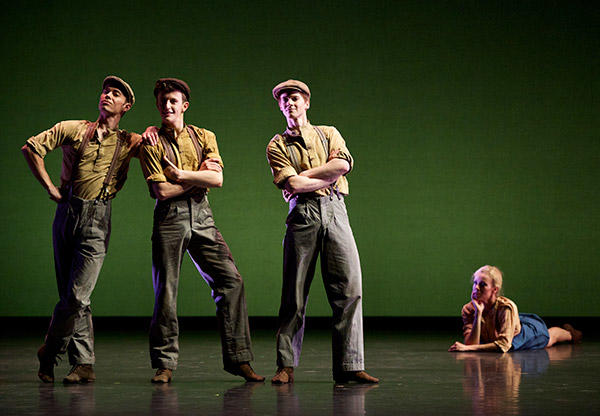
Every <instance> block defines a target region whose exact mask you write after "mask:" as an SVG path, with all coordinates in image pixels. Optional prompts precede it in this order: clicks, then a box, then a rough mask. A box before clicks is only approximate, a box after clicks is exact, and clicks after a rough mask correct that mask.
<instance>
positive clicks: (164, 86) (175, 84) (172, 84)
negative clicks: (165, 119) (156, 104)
mask: <svg viewBox="0 0 600 416" xmlns="http://www.w3.org/2000/svg"><path fill="white" fill-rule="evenodd" d="M162 91H167V92H170V91H180V92H182V93H183V95H185V98H186V100H188V101H189V100H190V94H191V92H192V91H191V90H190V86H189V85H188V84H187V82H185V81H182V80H180V79H177V78H161V79H159V80H158V81H156V85H155V86H154V96H155V97H158V93H159V92H162Z"/></svg>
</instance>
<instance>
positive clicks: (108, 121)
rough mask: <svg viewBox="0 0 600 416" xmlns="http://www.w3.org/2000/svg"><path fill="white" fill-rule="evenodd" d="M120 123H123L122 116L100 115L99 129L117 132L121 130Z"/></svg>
mask: <svg viewBox="0 0 600 416" xmlns="http://www.w3.org/2000/svg"><path fill="white" fill-rule="evenodd" d="M119 121H121V115H120V114H103V113H100V118H99V119H98V127H99V128H101V129H109V130H115V129H118V128H119Z"/></svg>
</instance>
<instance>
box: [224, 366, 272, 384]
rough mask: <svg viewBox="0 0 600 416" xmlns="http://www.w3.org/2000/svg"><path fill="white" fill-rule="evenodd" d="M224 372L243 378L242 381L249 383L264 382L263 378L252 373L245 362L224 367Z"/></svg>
mask: <svg viewBox="0 0 600 416" xmlns="http://www.w3.org/2000/svg"><path fill="white" fill-rule="evenodd" d="M225 371H227V372H228V373H231V374H233V375H234V376H240V377H244V380H246V381H249V382H262V381H265V378H264V377H263V376H259V375H258V374H256V373H255V372H254V370H253V369H252V367H250V364H249V363H248V362H247V361H246V362H243V363H240V364H233V365H230V366H225Z"/></svg>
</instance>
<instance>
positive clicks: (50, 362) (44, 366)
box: [37, 344, 56, 383]
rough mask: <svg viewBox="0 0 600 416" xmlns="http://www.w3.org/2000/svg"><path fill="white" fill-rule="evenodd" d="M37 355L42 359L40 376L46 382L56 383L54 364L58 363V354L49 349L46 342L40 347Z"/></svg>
mask: <svg viewBox="0 0 600 416" xmlns="http://www.w3.org/2000/svg"><path fill="white" fill-rule="evenodd" d="M37 357H38V360H39V361H40V368H39V370H38V377H39V378H40V380H42V381H43V382H44V383H54V366H55V365H56V355H53V354H51V353H50V352H49V351H48V347H46V344H44V345H42V346H41V347H40V348H39V349H38V352H37Z"/></svg>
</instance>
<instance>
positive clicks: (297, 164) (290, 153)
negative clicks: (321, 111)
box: [285, 126, 329, 172]
mask: <svg viewBox="0 0 600 416" xmlns="http://www.w3.org/2000/svg"><path fill="white" fill-rule="evenodd" d="M313 128H314V129H315V131H316V132H317V136H319V139H321V144H322V145H323V149H324V150H325V154H326V155H327V158H329V139H328V138H327V136H325V133H323V130H321V129H320V128H318V127H317V126H313ZM285 146H286V148H287V152H288V156H289V157H290V161H291V162H292V166H294V169H296V172H300V171H301V169H300V161H299V160H298V156H297V155H296V151H295V149H294V146H293V145H292V144H291V143H287V144H286V145H285Z"/></svg>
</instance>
